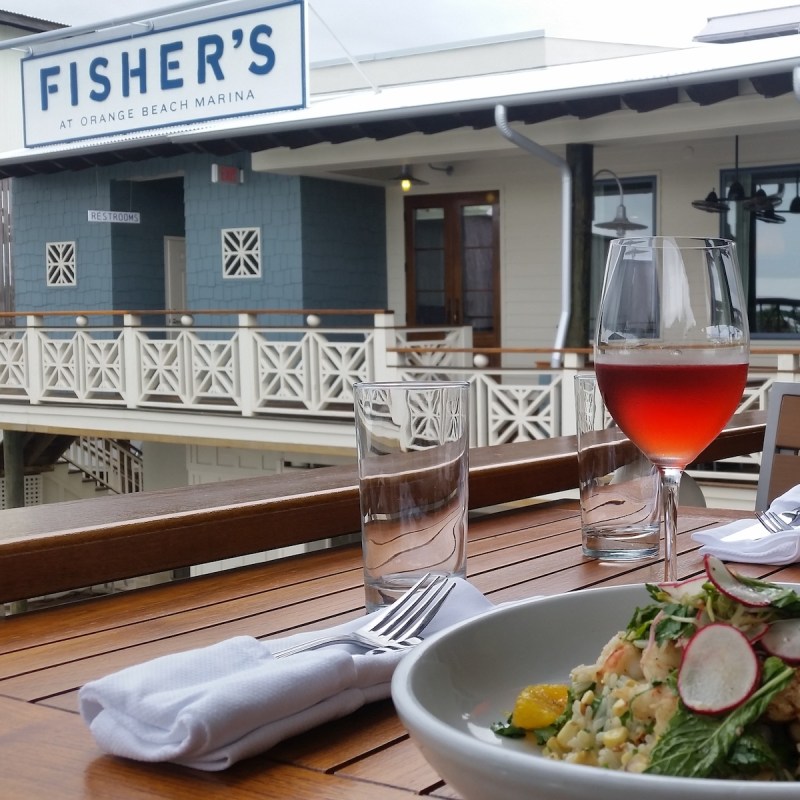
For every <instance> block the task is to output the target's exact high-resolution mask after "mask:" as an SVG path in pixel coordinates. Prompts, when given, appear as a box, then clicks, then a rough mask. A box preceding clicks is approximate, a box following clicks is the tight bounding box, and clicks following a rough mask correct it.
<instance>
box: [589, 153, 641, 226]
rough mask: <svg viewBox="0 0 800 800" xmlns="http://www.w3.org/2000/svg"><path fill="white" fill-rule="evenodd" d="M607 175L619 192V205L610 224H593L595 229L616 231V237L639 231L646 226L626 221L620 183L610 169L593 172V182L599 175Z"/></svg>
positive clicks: (623, 195)
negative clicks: (615, 183) (614, 182)
mask: <svg viewBox="0 0 800 800" xmlns="http://www.w3.org/2000/svg"><path fill="white" fill-rule="evenodd" d="M603 172H605V173H608V174H609V175H610V176H611V177H612V178H613V179H614V180H615V181H616V182H617V191H619V205H618V206H617V213H616V215H615V217H614V219H612V220H611V221H610V222H595V223H594V226H595V228H602V229H603V230H611V231H616V234H617V236H624V235H625V231H641V230H644V229H645V228H646V227H647V225H642V224H641V223H639V222H631V221H630V220H629V219H628V214H627V212H626V211H625V194H624V193H623V191H622V182H621V181H620V179H619V178H618V177H617V175H616V173H614V172H612V171H611V170H610V169H599V170H597V172H595V174H594V176H593V180H597V176H598V175H600V174H601V173H603Z"/></svg>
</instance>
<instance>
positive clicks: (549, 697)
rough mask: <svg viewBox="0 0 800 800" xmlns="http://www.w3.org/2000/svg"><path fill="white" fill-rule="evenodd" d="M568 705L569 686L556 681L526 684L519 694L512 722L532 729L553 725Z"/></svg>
mask: <svg viewBox="0 0 800 800" xmlns="http://www.w3.org/2000/svg"><path fill="white" fill-rule="evenodd" d="M566 707H567V687H566V686H562V685H561V684H555V683H537V684H534V685H533V686H526V687H525V688H524V689H523V690H522V691H521V692H520V693H519V695H518V696H517V702H516V703H515V704H514V712H513V714H512V715H511V722H512V723H513V724H514V725H516V726H517V727H519V728H525V729H526V730H532V729H534V728H546V727H547V726H548V725H552V724H553V723H554V722H555V721H556V720H557V719H558V718H559V717H560V716H561V715H562V714H563V713H564V709H565V708H566Z"/></svg>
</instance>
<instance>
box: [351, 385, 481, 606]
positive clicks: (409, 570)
mask: <svg viewBox="0 0 800 800" xmlns="http://www.w3.org/2000/svg"><path fill="white" fill-rule="evenodd" d="M353 399H354V403H355V417H356V444H357V447H358V478H359V493H360V498H361V542H362V548H363V552H364V584H365V590H366V605H367V610H368V611H374V610H375V609H377V608H380V607H382V606H385V605H388V604H389V603H391V602H393V601H394V600H396V599H397V598H398V597H399V596H400V595H401V594H402V593H403V592H404V591H405V590H406V589H408V588H409V587H410V586H411V585H412V584H414V583H415V582H416V581H417V579H418V578H421V577H422V576H423V575H424V574H425V573H427V572H432V573H437V574H445V575H450V576H456V577H461V578H463V577H465V576H466V570H467V478H468V466H469V464H468V458H469V425H468V422H469V411H468V400H469V384H468V383H466V382H462V381H453V382H448V381H423V382H412V381H406V382H397V383H357V384H356V385H355V386H354V387H353Z"/></svg>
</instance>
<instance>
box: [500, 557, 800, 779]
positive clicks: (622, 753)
mask: <svg viewBox="0 0 800 800" xmlns="http://www.w3.org/2000/svg"><path fill="white" fill-rule="evenodd" d="M646 589H647V592H648V594H649V596H650V598H651V600H652V602H651V603H650V604H647V605H643V606H640V607H638V608H637V609H636V610H635V612H634V614H633V616H632V618H631V620H630V622H629V623H628V626H627V628H626V629H625V630H623V631H619V632H618V633H616V634H615V635H614V636H613V637H612V638H611V639H610V640H609V641H608V643H607V644H606V645H605V647H603V648H602V651H601V652H600V654H599V656H598V658H597V660H596V661H595V662H594V663H592V664H584V665H581V666H577V667H575V668H574V669H573V670H572V672H571V674H570V681H569V683H568V684H566V685H559V684H535V685H532V686H528V687H526V688H525V689H524V690H523V691H522V692H521V693H520V694H519V696H518V697H517V701H516V704H515V706H514V710H513V713H512V714H511V715H510V716H509V718H508V720H506V721H503V722H499V723H497V724H496V725H495V726H494V730H495V733H497V734H499V735H502V736H511V737H527V738H531V739H533V740H534V741H535V742H536V743H537V744H538V745H540V746H541V748H542V752H543V754H544V755H545V756H546V757H548V758H550V759H554V760H557V761H563V762H567V763H572V764H585V765H591V766H598V767H603V768H606V769H611V770H620V771H624V772H629V773H647V774H653V775H661V776H672V777H686V778H722V779H738V780H758V781H796V780H800V594H798V593H797V592H795V591H794V590H793V589H791V588H789V587H784V586H780V585H778V584H774V583H768V582H765V581H759V580H754V579H750V578H746V577H743V576H740V575H737V574H736V573H734V572H732V571H731V570H729V569H728V567H727V566H726V565H725V564H724V563H723V562H722V561H720V560H719V559H717V558H715V557H713V556H706V558H705V574H702V575H700V576H698V577H696V578H691V579H689V580H684V581H678V582H672V583H657V584H648V585H647V586H646Z"/></svg>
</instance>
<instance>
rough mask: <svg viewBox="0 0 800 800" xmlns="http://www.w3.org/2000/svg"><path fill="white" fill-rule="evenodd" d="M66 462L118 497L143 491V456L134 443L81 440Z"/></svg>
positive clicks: (85, 438) (67, 454)
mask: <svg viewBox="0 0 800 800" xmlns="http://www.w3.org/2000/svg"><path fill="white" fill-rule="evenodd" d="M62 458H63V459H64V461H66V462H67V463H69V464H71V465H72V466H73V467H74V468H75V469H77V470H79V471H80V472H82V473H83V474H84V475H85V476H86V478H88V479H89V480H92V481H94V482H95V483H96V484H98V486H101V487H103V488H104V489H109V490H110V491H112V492H115V493H116V494H127V493H129V492H141V491H142V489H143V486H144V464H143V461H142V452H141V450H139V448H137V447H135V446H133V445H132V444H130V442H120V441H117V440H115V439H96V438H93V437H89V436H81V437H80V438H79V439H77V440H75V441H74V442H73V443H72V444H71V445H70V446H69V449H68V450H67V451H66V453H64V455H63V456H62Z"/></svg>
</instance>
